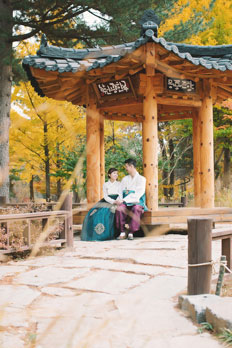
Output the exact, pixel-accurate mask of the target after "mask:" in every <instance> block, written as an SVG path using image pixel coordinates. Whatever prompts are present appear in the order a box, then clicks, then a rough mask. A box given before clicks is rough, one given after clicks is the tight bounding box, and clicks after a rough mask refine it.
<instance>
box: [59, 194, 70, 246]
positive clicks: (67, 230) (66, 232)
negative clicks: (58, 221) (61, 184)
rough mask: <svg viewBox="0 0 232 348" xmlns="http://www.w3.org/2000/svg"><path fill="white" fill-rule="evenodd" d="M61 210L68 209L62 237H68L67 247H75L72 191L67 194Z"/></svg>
mask: <svg viewBox="0 0 232 348" xmlns="http://www.w3.org/2000/svg"><path fill="white" fill-rule="evenodd" d="M60 210H66V211H68V216H67V217H66V218H65V224H64V226H65V227H64V231H63V232H62V233H61V238H64V237H65V238H66V244H67V247H70V248H71V247H73V226H72V225H73V216H72V193H69V194H67V196H66V197H65V199H64V202H63V204H62V206H61V208H60Z"/></svg>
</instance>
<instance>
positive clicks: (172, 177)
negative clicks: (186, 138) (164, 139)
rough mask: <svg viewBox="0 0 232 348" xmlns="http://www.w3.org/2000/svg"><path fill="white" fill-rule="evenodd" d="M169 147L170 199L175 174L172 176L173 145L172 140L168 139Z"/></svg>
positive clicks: (173, 161)
mask: <svg viewBox="0 0 232 348" xmlns="http://www.w3.org/2000/svg"><path fill="white" fill-rule="evenodd" d="M168 146H169V155H170V172H171V173H170V182H169V184H170V185H172V187H171V188H170V189H169V196H170V197H172V196H173V194H174V187H173V186H174V182H175V174H174V165H175V155H174V143H173V140H172V139H170V140H169V141H168Z"/></svg>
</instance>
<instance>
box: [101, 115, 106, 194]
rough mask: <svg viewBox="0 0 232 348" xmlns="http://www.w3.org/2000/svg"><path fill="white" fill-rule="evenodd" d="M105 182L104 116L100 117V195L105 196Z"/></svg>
mask: <svg viewBox="0 0 232 348" xmlns="http://www.w3.org/2000/svg"><path fill="white" fill-rule="evenodd" d="M104 182H105V146H104V116H103V115H101V118H100V195H101V197H103V184H104Z"/></svg>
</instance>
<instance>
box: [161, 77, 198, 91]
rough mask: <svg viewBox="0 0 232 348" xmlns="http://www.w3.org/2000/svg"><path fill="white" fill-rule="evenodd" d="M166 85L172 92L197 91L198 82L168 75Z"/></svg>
mask: <svg viewBox="0 0 232 348" xmlns="http://www.w3.org/2000/svg"><path fill="white" fill-rule="evenodd" d="M166 86H167V90H168V91H172V92H182V93H196V82H194V81H192V80H186V79H178V78H173V77H167V84H166Z"/></svg>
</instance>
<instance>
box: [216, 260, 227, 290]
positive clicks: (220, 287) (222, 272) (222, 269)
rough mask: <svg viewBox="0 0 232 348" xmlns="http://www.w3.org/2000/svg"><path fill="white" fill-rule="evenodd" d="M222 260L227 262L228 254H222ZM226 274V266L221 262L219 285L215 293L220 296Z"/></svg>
mask: <svg viewBox="0 0 232 348" xmlns="http://www.w3.org/2000/svg"><path fill="white" fill-rule="evenodd" d="M220 261H221V262H225V261H226V256H225V255H222V256H221V259H220ZM224 274H225V267H223V265H222V264H221V265H220V268H219V275H218V281H217V286H216V291H215V295H217V296H220V294H221V289H222V284H223V279H224Z"/></svg>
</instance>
